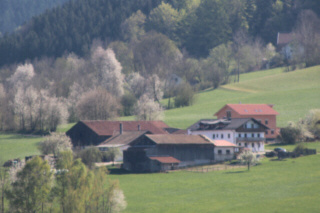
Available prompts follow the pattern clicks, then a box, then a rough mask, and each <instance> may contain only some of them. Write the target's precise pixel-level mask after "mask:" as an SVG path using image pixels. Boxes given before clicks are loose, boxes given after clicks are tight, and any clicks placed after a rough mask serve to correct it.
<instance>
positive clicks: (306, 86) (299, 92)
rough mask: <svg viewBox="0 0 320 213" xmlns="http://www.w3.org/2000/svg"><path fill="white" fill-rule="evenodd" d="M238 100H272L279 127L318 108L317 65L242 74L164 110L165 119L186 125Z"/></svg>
mask: <svg viewBox="0 0 320 213" xmlns="http://www.w3.org/2000/svg"><path fill="white" fill-rule="evenodd" d="M239 102H241V103H243V104H245V103H267V104H274V105H275V106H274V108H275V110H277V111H278V112H279V113H280V115H279V116H278V118H277V121H278V126H280V127H281V126H285V125H286V124H287V122H288V121H297V120H298V119H299V118H302V117H304V115H305V114H306V113H307V112H308V111H309V110H310V109H314V108H320V67H319V66H317V67H311V68H308V69H302V70H298V71H294V72H287V73H285V72H282V69H280V68H279V69H274V70H267V71H260V72H254V73H248V74H243V75H241V77H240V83H231V84H228V85H224V86H222V87H220V88H219V89H216V90H211V91H205V92H201V93H199V94H197V95H196V102H195V104H194V105H193V106H190V107H184V108H178V109H172V110H168V111H166V112H165V122H166V123H167V124H168V125H170V126H173V127H179V128H186V127H188V126H189V125H191V124H192V123H194V122H196V121H197V120H199V119H201V118H213V117H214V116H213V114H214V113H215V112H217V111H218V110H219V109H220V108H221V107H222V106H224V105H225V104H227V103H239Z"/></svg>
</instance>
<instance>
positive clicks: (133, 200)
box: [110, 155, 320, 213]
mask: <svg viewBox="0 0 320 213" xmlns="http://www.w3.org/2000/svg"><path fill="white" fill-rule="evenodd" d="M319 162H320V155H313V156H308V157H301V158H296V159H287V160H283V161H277V160H269V159H265V160H263V162H262V164H261V165H259V166H256V167H252V168H251V170H250V171H249V172H247V171H246V169H238V170H230V171H228V170H226V171H214V172H209V173H192V172H184V171H182V172H174V173H167V174H127V175H110V176H111V178H112V179H118V180H119V181H120V187H121V189H123V190H124V194H125V196H126V199H127V202H128V207H127V209H126V210H125V212H127V213H129V212H152V213H157V212H159V213H160V212H184V213H186V212H190V213H191V212H192V213H193V212H201V213H204V212H290V213H291V212H319V209H320V202H319V193H320V184H319V179H320V164H319Z"/></svg>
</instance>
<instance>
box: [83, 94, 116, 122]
mask: <svg viewBox="0 0 320 213" xmlns="http://www.w3.org/2000/svg"><path fill="white" fill-rule="evenodd" d="M120 108H121V107H120V104H119V102H118V100H117V99H115V98H114V97H113V96H112V95H111V94H110V93H108V92H107V91H106V90H105V89H102V88H99V89H94V90H91V91H89V92H86V93H84V94H83V95H82V96H81V99H80V100H79V102H78V103H77V112H78V116H79V118H80V119H88V120H109V119H112V118H115V117H116V116H117V114H118V111H119V110H120Z"/></svg>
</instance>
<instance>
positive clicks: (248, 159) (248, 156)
mask: <svg viewBox="0 0 320 213" xmlns="http://www.w3.org/2000/svg"><path fill="white" fill-rule="evenodd" d="M240 159H241V161H242V162H243V163H244V164H247V165H248V171H249V170H250V166H251V165H253V164H255V163H256V162H257V161H258V159H257V158H256V156H255V155H254V154H253V153H252V151H250V150H245V151H243V152H242V153H241V154H240Z"/></svg>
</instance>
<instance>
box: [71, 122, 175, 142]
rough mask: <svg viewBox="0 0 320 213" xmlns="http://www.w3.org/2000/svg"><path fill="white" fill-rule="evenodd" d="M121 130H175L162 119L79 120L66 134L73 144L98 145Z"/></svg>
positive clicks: (166, 131) (152, 132) (157, 131)
mask: <svg viewBox="0 0 320 213" xmlns="http://www.w3.org/2000/svg"><path fill="white" fill-rule="evenodd" d="M120 124H121V126H122V130H121V131H149V132H150V133H151V134H169V132H171V131H174V130H173V129H172V128H170V127H169V126H168V125H167V124H165V123H164V122H162V121H79V122H78V123H77V124H75V125H74V126H73V127H72V128H71V129H70V130H69V131H67V132H66V134H67V135H68V136H69V137H70V138H71V141H72V144H73V146H81V147H86V146H91V145H94V146H97V145H99V144H101V143H103V142H105V141H106V140H107V139H109V138H111V137H112V136H115V135H118V134H119V132H120Z"/></svg>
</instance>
